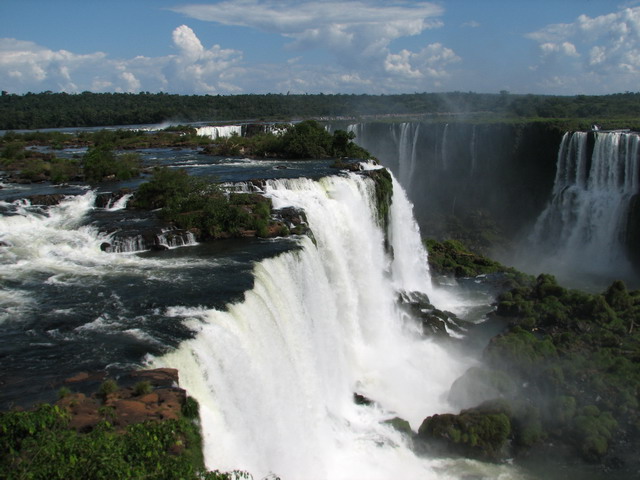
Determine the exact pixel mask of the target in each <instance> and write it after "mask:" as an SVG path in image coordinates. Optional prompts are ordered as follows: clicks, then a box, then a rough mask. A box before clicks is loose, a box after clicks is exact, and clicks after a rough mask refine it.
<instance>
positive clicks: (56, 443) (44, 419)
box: [0, 404, 251, 480]
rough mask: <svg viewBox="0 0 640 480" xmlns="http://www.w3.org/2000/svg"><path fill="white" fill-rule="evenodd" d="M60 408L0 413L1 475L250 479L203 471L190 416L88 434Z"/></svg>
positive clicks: (50, 479) (43, 479) (102, 427)
mask: <svg viewBox="0 0 640 480" xmlns="http://www.w3.org/2000/svg"><path fill="white" fill-rule="evenodd" d="M68 424H69V414H68V413H67V412H66V411H65V410H64V409H62V408H60V407H58V406H55V405H54V406H52V405H46V404H44V405H40V406H38V407H37V408H36V409H35V410H33V411H28V412H21V411H11V412H3V413H0V452H2V453H0V477H2V478H6V479H7V480H10V479H16V480H17V479H23V478H29V479H32V480H54V479H64V480H72V479H86V478H92V479H105V480H107V479H108V480H113V479H131V478H148V479H167V480H169V479H176V478H182V479H192V480H196V479H202V478H205V479H208V480H233V479H236V478H251V476H250V475H249V474H247V473H245V472H231V473H221V472H218V471H214V472H206V471H205V469H204V464H203V459H202V452H201V438H200V432H199V428H198V425H197V424H196V423H194V422H193V421H191V420H188V419H186V418H181V419H178V420H164V421H161V422H157V421H147V422H143V423H136V424H132V425H129V426H128V427H127V428H126V429H124V430H118V429H116V428H115V427H114V426H112V425H111V424H110V423H109V422H108V421H104V422H102V423H100V424H98V425H97V426H96V427H95V428H93V429H92V430H91V431H90V432H88V433H79V432H77V431H75V430H73V429H71V428H69V427H68Z"/></svg>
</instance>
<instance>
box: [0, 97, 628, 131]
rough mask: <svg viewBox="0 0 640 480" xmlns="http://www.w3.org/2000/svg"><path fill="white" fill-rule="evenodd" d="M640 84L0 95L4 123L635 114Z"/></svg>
mask: <svg viewBox="0 0 640 480" xmlns="http://www.w3.org/2000/svg"><path fill="white" fill-rule="evenodd" d="M639 111H640V92H625V93H617V94H611V95H601V96H592V95H575V96H547V95H533V94H528V95H520V94H511V93H509V92H506V91H502V92H500V93H497V94H491V93H474V92H450V93H413V94H395V95H365V94H362V95H356V94H326V95H325V94H312V95H310V94H304V95H302V94H295V95H289V94H286V95H284V94H245V95H177V94H168V93H149V92H141V93H137V94H132V93H92V92H83V93H79V94H68V93H53V92H50V91H47V92H43V93H31V92H29V93H26V94H24V95H16V94H10V93H8V92H6V91H2V95H1V96H0V130H22V129H42V128H63V127H98V126H111V125H139V124H156V123H162V122H166V121H171V122H200V121H210V122H224V121H246V120H255V121H268V120H276V119H277V120H283V119H301V118H323V117H329V118H336V117H356V118H357V117H361V116H376V115H397V116H402V115H437V116H439V115H447V114H449V115H456V114H471V113H474V114H488V115H493V116H499V117H502V118H539V119H575V118H579V119H589V120H593V121H599V120H606V119H614V118H615V119H629V120H634V121H637V118H638V112H639Z"/></svg>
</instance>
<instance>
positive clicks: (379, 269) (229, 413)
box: [149, 174, 515, 480]
mask: <svg viewBox="0 0 640 480" xmlns="http://www.w3.org/2000/svg"><path fill="white" fill-rule="evenodd" d="M394 186H395V187H396V193H395V194H394V198H393V205H394V207H393V209H392V212H391V216H392V218H391V233H390V242H391V244H392V249H393V251H394V253H395V255H394V259H393V260H392V259H391V257H390V256H389V254H388V253H387V252H386V251H385V248H384V234H383V232H382V230H381V228H380V226H379V225H378V223H377V220H376V212H375V206H374V205H375V203H374V198H375V194H374V185H373V182H372V181H370V180H368V179H366V178H364V177H362V176H360V175H356V174H350V175H349V176H333V177H326V178H323V179H321V180H320V181H312V180H309V179H293V180H291V179H290V180H271V181H268V182H267V185H266V194H267V195H268V196H270V197H271V198H272V200H273V203H274V207H275V208H282V207H285V206H295V207H298V208H302V209H303V210H304V211H305V213H306V215H307V218H308V221H309V225H310V227H311V230H312V231H313V234H314V238H313V240H312V239H310V238H308V237H303V238H301V240H300V249H299V250H297V251H294V252H288V253H284V254H281V255H280V256H278V257H276V258H271V259H268V260H264V261H262V262H260V263H258V264H256V266H255V269H254V276H255V283H254V287H253V289H252V290H250V291H248V292H246V294H245V296H244V300H243V301H242V302H240V303H236V304H232V305H229V306H228V309H227V310H226V311H219V310H206V309H193V310H192V311H191V312H190V313H191V315H190V318H189V319H188V320H187V323H188V325H189V326H190V327H191V328H192V329H193V330H194V331H195V332H196V335H195V338H194V339H193V340H190V341H186V342H184V343H183V344H181V346H180V347H179V348H178V349H177V350H175V351H173V352H171V353H168V354H167V355H165V356H163V357H161V358H153V359H150V362H149V363H150V364H151V365H153V366H171V367H174V368H178V369H179V370H180V375H181V384H182V386H183V387H185V388H186V389H187V390H188V391H189V393H190V394H191V395H193V396H194V397H195V398H196V399H197V400H198V401H199V402H200V405H201V411H200V415H201V421H202V429H203V435H204V454H205V460H206V463H207V465H208V466H209V467H210V468H220V469H223V470H224V469H227V470H229V469H236V468H240V469H246V470H248V471H249V472H251V473H252V474H254V475H255V476H258V477H261V476H264V475H267V474H269V473H271V472H273V473H276V474H277V475H280V476H282V478H287V479H295V478H304V479H332V480H333V479H353V478H367V479H390V478H418V477H419V478H459V477H460V476H464V475H467V474H469V473H470V472H471V471H472V472H474V473H480V472H481V471H483V470H485V471H487V473H488V470H490V471H491V472H492V473H491V475H493V476H498V475H499V474H503V473H505V469H507V470H506V471H507V475H509V476H511V475H514V474H515V472H514V471H512V470H509V468H508V467H500V466H493V465H485V464H481V463H478V462H472V461H468V460H457V461H454V460H434V459H431V460H430V459H425V458H420V457H418V456H416V455H415V454H414V453H413V452H412V451H411V448H410V444H409V443H410V441H409V440H408V439H407V438H406V437H404V436H403V435H402V434H400V433H399V432H398V431H396V430H394V429H393V428H392V427H391V426H390V425H388V424H386V423H385V422H384V421H385V420H388V419H391V418H394V417H396V416H399V417H401V418H404V419H407V420H408V421H409V422H410V424H411V426H412V428H413V429H414V430H416V429H417V428H418V426H419V425H420V422H421V421H422V419H424V418H425V417H426V416H428V415H430V414H433V413H443V412H446V411H450V407H449V405H447V402H446V394H447V392H448V390H449V387H450V385H451V383H452V382H453V381H454V380H455V379H456V378H457V377H458V376H459V375H461V374H462V373H463V372H464V371H465V369H466V368H467V367H468V366H469V364H470V360H468V359H463V358H453V356H452V355H451V354H449V353H448V352H447V351H446V350H445V349H444V348H443V347H441V346H439V345H438V344H436V343H434V342H432V341H430V340H428V339H425V338H423V337H422V336H420V335H419V333H418V329H417V328H416V326H415V324H413V323H412V322H411V319H410V318H407V317H406V316H403V315H402V314H401V312H400V310H399V309H398V306H397V304H396V296H397V294H398V291H400V290H415V289H420V290H422V291H427V292H426V293H429V294H430V295H434V294H436V292H434V291H433V289H432V288H431V287H430V279H429V276H428V270H427V268H426V263H425V262H424V261H425V260H426V252H425V251H424V248H423V247H422V245H421V242H420V237H419V231H418V229H417V226H416V224H415V221H413V218H412V215H411V211H410V208H411V205H410V203H409V202H408V201H407V200H406V196H405V197H403V195H404V193H403V192H402V191H401V189H400V188H399V186H398V185H397V183H395V185H394ZM399 192H402V193H399ZM407 208H408V209H409V211H408V212H407V211H406V209H407ZM403 210H404V211H403ZM436 296H437V295H436ZM354 392H357V393H360V394H362V395H364V396H366V397H367V398H370V399H371V400H373V401H374V402H375V403H374V405H373V406H364V405H356V404H355V403H354V402H353V394H354Z"/></svg>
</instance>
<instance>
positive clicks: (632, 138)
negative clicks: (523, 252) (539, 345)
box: [529, 132, 640, 275]
mask: <svg viewBox="0 0 640 480" xmlns="http://www.w3.org/2000/svg"><path fill="white" fill-rule="evenodd" d="M594 135H595V145H594V147H593V153H592V155H591V157H590V158H589V155H588V146H587V141H588V134H587V133H585V132H575V133H566V134H565V135H564V137H563V139H562V143H561V146H560V149H559V152H558V162H557V171H556V178H555V183H554V187H553V192H552V198H551V200H550V202H549V204H548V206H547V208H546V209H545V210H544V211H543V212H542V214H541V215H540V217H539V218H538V220H537V222H536V225H535V227H534V229H533V233H532V235H531V237H530V239H529V243H530V244H531V245H534V246H536V245H537V246H539V247H542V249H544V251H545V252H546V254H547V256H548V257H550V258H551V261H550V265H552V266H553V269H554V271H555V270H563V269H564V268H568V269H571V270H574V271H575V270H578V271H584V272H594V273H597V272H600V271H612V270H616V271H617V273H618V275H622V274H624V273H625V270H626V269H628V268H629V262H628V261H627V259H626V256H625V254H624V249H625V248H624V245H623V243H622V242H623V235H624V232H625V228H626V223H627V216H628V208H629V202H630V199H631V197H632V196H633V195H635V194H637V193H638V192H640V179H639V175H640V173H639V167H640V159H639V157H638V155H639V153H640V152H639V147H640V136H638V134H636V133H627V132H596V133H594Z"/></svg>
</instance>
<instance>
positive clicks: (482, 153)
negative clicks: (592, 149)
mask: <svg viewBox="0 0 640 480" xmlns="http://www.w3.org/2000/svg"><path fill="white" fill-rule="evenodd" d="M350 129H351V130H352V131H354V132H355V133H356V139H355V141H356V142H357V143H358V144H360V145H361V146H363V147H364V148H366V149H367V150H369V151H370V152H371V153H372V154H373V155H374V156H376V157H377V158H378V159H379V160H380V162H381V163H382V164H383V165H384V166H386V167H388V168H390V169H391V170H392V172H393V173H394V175H395V176H396V177H397V178H398V179H399V181H400V183H401V184H402V185H403V186H404V188H405V189H406V190H407V191H408V195H409V198H410V200H411V201H412V202H413V203H414V205H415V207H416V209H415V210H416V211H415V213H416V217H417V219H418V222H419V223H420V225H421V226H424V225H429V226H431V227H432V226H433V225H432V224H433V222H434V218H437V217H440V218H441V219H442V218H443V217H447V216H456V217H458V218H464V217H465V216H466V215H467V214H468V213H470V212H473V211H478V210H481V211H485V212H487V213H488V214H489V215H490V216H491V217H492V218H493V219H494V220H495V221H496V222H497V223H498V224H499V225H500V227H501V228H502V229H503V230H505V231H506V232H507V233H511V234H515V233H516V232H518V231H519V230H520V229H521V228H523V227H524V226H525V225H527V224H529V223H530V222H533V221H534V220H535V218H536V217H537V215H538V214H539V213H540V212H541V211H542V210H543V209H544V206H545V204H546V202H547V200H548V198H549V194H550V192H551V189H552V187H553V180H554V176H555V169H556V160H557V155H558V147H559V145H560V142H561V140H562V135H563V133H564V132H562V131H560V130H558V129H557V128H555V127H554V126H552V125H550V124H544V123H527V124H514V123H492V124H489V123H487V124H478V125H475V124H471V123H464V122H458V123H450V124H446V123H418V122H409V123H395V124H389V123H363V124H356V125H352V126H350Z"/></svg>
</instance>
